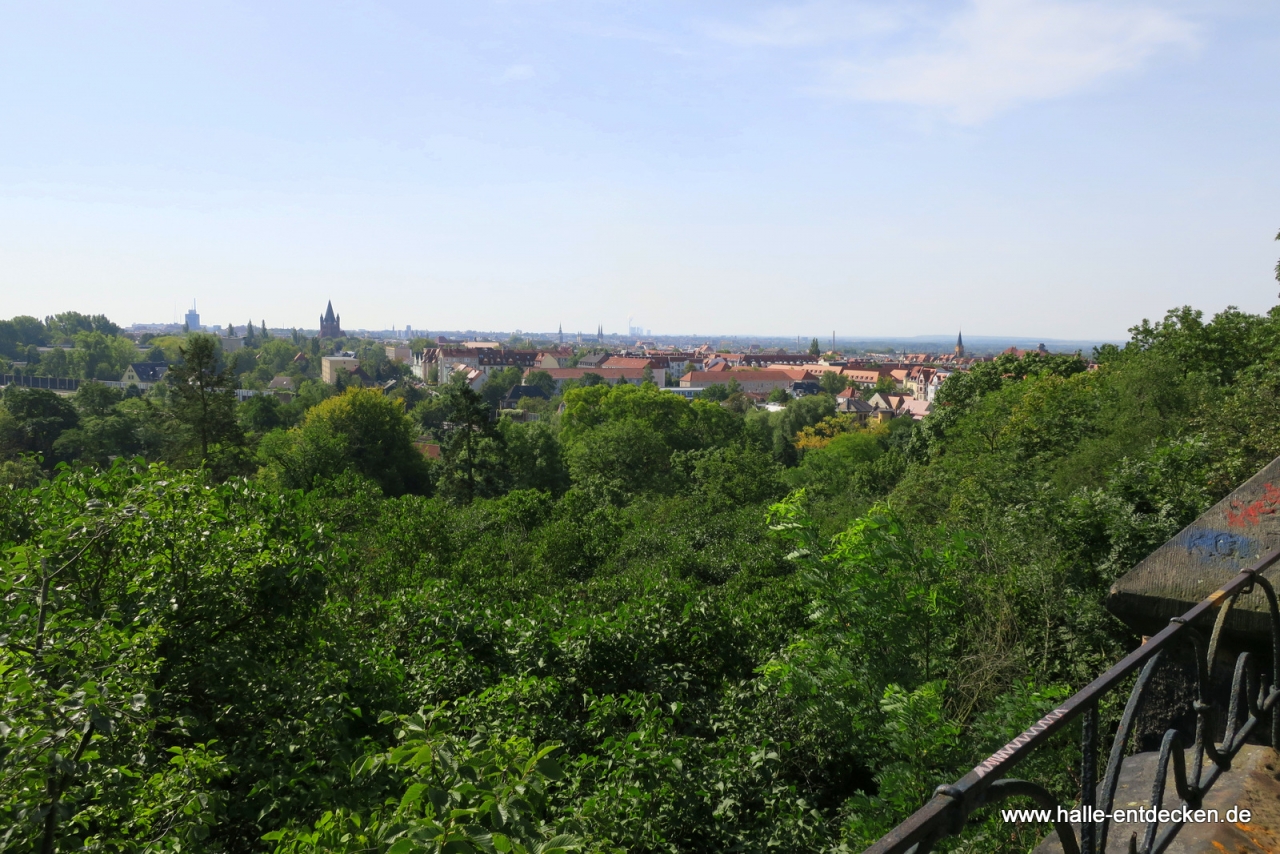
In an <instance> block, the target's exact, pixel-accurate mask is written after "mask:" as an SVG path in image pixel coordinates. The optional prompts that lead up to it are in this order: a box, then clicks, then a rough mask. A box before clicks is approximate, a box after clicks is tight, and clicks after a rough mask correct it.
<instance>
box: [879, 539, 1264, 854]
mask: <svg viewBox="0 0 1280 854" xmlns="http://www.w3.org/2000/svg"><path fill="white" fill-rule="evenodd" d="M1277 561H1280V549H1276V550H1275V551H1273V552H1271V553H1270V554H1268V555H1267V556H1265V557H1263V558H1262V559H1261V560H1259V561H1257V562H1256V563H1254V564H1253V565H1252V566H1249V567H1246V568H1245V569H1243V570H1241V571H1240V573H1239V574H1238V575H1237V576H1236V577H1235V578H1233V579H1232V580H1231V581H1229V582H1227V583H1226V584H1224V585H1223V586H1222V587H1221V588H1220V589H1218V590H1217V591H1216V592H1215V593H1213V594H1212V595H1211V596H1209V597H1208V598H1207V599H1205V600H1204V601H1203V602H1200V603H1199V604H1197V605H1196V606H1195V607H1194V608H1192V609H1191V610H1190V611H1187V612H1186V613H1185V614H1183V615H1182V616H1181V617H1174V618H1173V619H1172V620H1170V621H1169V625H1168V626H1167V627H1165V628H1164V629H1163V630H1162V631H1161V632H1160V633H1159V634H1156V635H1154V636H1152V637H1151V638H1150V639H1149V640H1148V641H1147V642H1146V643H1144V644H1143V645H1142V646H1140V647H1139V648H1138V649H1136V650H1134V651H1133V652H1131V653H1129V655H1127V656H1125V658H1124V659H1122V660H1121V661H1120V662H1119V663H1118V664H1116V665H1115V666H1114V667H1112V668H1111V669H1110V670H1108V671H1107V672H1106V673H1104V674H1102V675H1101V676H1099V677H1098V678H1097V679H1095V680H1093V682H1091V683H1090V684H1089V685H1088V687H1086V688H1085V689H1083V690H1082V691H1080V692H1079V693H1077V694H1075V695H1074V696H1072V697H1071V698H1070V699H1068V700H1067V701H1066V702H1065V703H1063V704H1062V706H1061V707H1059V708H1057V709H1054V710H1053V711H1052V712H1050V713H1049V714H1047V715H1045V716H1044V717H1043V718H1041V719H1040V720H1039V721H1037V722H1036V723H1035V724H1033V725H1032V726H1031V728H1030V729H1028V730H1027V731H1026V732H1024V733H1022V734H1021V735H1019V736H1018V737H1017V738H1015V739H1014V740H1013V741H1011V742H1009V743H1008V744H1006V745H1005V746H1004V747H1002V748H1001V749H1000V750H998V751H996V752H995V753H994V754H993V755H992V756H991V757H990V758H988V759H986V760H985V761H983V762H982V763H981V764H979V765H978V766H977V767H976V768H974V769H973V770H972V771H970V772H969V773H968V774H966V775H965V776H964V777H962V778H960V780H958V781H956V782H955V783H953V784H951V785H949V786H939V787H938V789H937V790H936V791H935V792H934V795H933V798H932V799H931V800H930V801H929V802H928V803H927V804H925V805H924V806H923V807H921V808H920V809H918V810H916V812H915V813H913V814H912V815H911V817H910V818H908V819H907V820H906V821H904V822H903V823H902V824H900V825H898V826H897V827H895V828H894V829H893V830H891V831H889V833H887V834H885V836H884V837H882V838H881V839H880V841H878V842H876V844H875V845H872V846H871V847H870V848H868V849H867V850H866V852H865V854H926V852H928V851H930V850H932V848H933V846H934V845H935V844H936V843H937V842H938V841H939V840H940V839H942V838H944V837H946V836H954V835H959V834H960V833H961V832H962V831H963V830H964V828H965V825H966V823H967V822H968V820H969V816H970V815H972V814H973V812H974V811H975V810H977V809H980V808H982V807H986V806H991V805H993V804H997V803H1000V802H1001V801H1004V800H1005V799H1007V798H1011V797H1027V798H1030V799H1031V800H1033V801H1034V802H1035V803H1036V805H1037V806H1038V807H1039V808H1040V809H1042V810H1043V809H1049V810H1052V811H1053V812H1054V814H1055V815H1057V814H1058V806H1059V804H1058V801H1057V799H1056V798H1055V797H1054V796H1053V795H1052V794H1051V793H1050V792H1049V791H1048V790H1047V789H1046V788H1044V787H1043V786H1041V785H1039V784H1037V783H1033V782H1031V781H1029V780H1016V779H1009V778H1007V777H1006V775H1007V774H1008V773H1009V772H1010V771H1012V770H1013V767H1014V766H1015V765H1017V764H1018V763H1019V762H1020V761H1022V760H1023V759H1025V758H1026V757H1027V755H1028V754H1029V753H1031V751H1033V750H1035V749H1036V748H1037V747H1038V746H1040V745H1041V744H1043V743H1044V742H1045V741H1047V740H1048V739H1049V738H1050V737H1051V736H1053V735H1054V733H1056V732H1058V731H1060V730H1061V729H1062V728H1063V727H1065V726H1067V724H1069V723H1071V722H1072V721H1074V720H1077V719H1079V720H1080V722H1081V735H1082V740H1081V747H1082V753H1083V758H1082V760H1081V768H1080V791H1081V801H1080V804H1079V806H1078V807H1075V809H1080V810H1081V811H1082V812H1084V811H1087V812H1084V814H1085V815H1090V816H1096V815H1102V818H1101V820H1100V821H1096V822H1095V821H1084V822H1082V823H1081V824H1080V835H1079V837H1078V838H1077V836H1076V832H1075V828H1074V827H1073V826H1072V825H1071V824H1070V823H1068V822H1063V821H1055V822H1054V829H1055V831H1056V832H1057V835H1058V839H1059V840H1060V841H1061V843H1062V849H1063V852H1064V854H1100V852H1105V851H1106V848H1107V833H1108V831H1109V830H1110V828H1111V817H1110V814H1111V812H1112V804H1113V801H1114V799H1115V794H1116V786H1117V783H1118V782H1119V779H1120V767H1121V764H1122V763H1123V761H1124V756H1125V752H1126V750H1127V749H1128V743H1129V740H1130V738H1131V737H1132V736H1133V733H1134V724H1135V721H1136V719H1137V716H1138V711H1139V709H1140V708H1141V705H1142V701H1143V698H1144V694H1145V692H1146V691H1147V688H1148V686H1149V685H1150V684H1151V677H1152V674H1153V673H1154V672H1155V669H1156V667H1157V666H1158V665H1159V663H1160V661H1161V660H1162V658H1163V657H1164V656H1165V653H1166V652H1167V651H1168V650H1170V649H1171V648H1173V647H1175V646H1177V645H1180V644H1186V643H1189V644H1190V645H1191V646H1192V648H1193V649H1194V651H1195V660H1196V698H1195V701H1194V704H1193V705H1194V711H1195V715H1196V731H1195V740H1194V741H1193V743H1192V744H1191V745H1190V747H1191V753H1192V758H1191V761H1190V762H1188V761H1187V760H1186V758H1185V757H1184V755H1183V751H1184V750H1185V749H1186V747H1187V745H1185V744H1184V743H1183V737H1182V735H1181V733H1179V732H1178V731H1177V730H1176V729H1170V730H1168V731H1167V732H1166V733H1165V735H1164V740H1163V742H1162V743H1161V746H1160V757H1159V760H1158V764H1157V770H1156V776H1155V779H1154V780H1153V781H1152V789H1151V792H1152V801H1151V804H1150V807H1153V808H1155V809H1156V810H1160V809H1162V808H1163V805H1164V796H1165V780H1166V777H1167V775H1168V771H1169V763H1170V762H1171V761H1172V763H1173V769H1174V783H1175V789H1176V795H1177V797H1178V798H1180V799H1181V800H1182V802H1183V803H1184V804H1185V805H1186V806H1187V807H1188V808H1190V809H1192V810H1194V809H1198V808H1199V806H1200V802H1201V800H1202V798H1203V797H1204V795H1205V793H1206V792H1208V791H1209V788H1210V787H1211V786H1213V784H1214V782H1215V781H1216V780H1217V779H1218V777H1219V776H1221V775H1222V774H1223V773H1225V772H1227V771H1229V770H1231V761H1232V759H1233V758H1235V755H1236V754H1237V753H1238V752H1239V751H1240V748H1241V747H1242V746H1243V745H1244V744H1245V742H1246V740H1248V738H1249V737H1250V735H1252V734H1253V732H1254V730H1255V729H1257V727H1258V726H1259V725H1260V722H1261V721H1262V720H1263V718H1264V716H1265V715H1266V714H1267V713H1268V712H1269V711H1270V710H1271V709H1272V707H1273V706H1275V704H1276V702H1277V700H1278V699H1280V608H1278V607H1277V604H1276V593H1275V589H1274V588H1273V587H1272V586H1271V584H1270V582H1268V581H1267V580H1266V579H1265V578H1263V577H1262V572H1263V570H1265V569H1267V568H1268V567H1270V566H1271V565H1272V564H1274V563H1276V562H1277ZM1255 587H1257V588H1260V589H1261V590H1262V591H1263V592H1264V593H1265V594H1266V597H1267V605H1268V608H1269V610H1270V617H1271V619H1270V626H1271V661H1270V678H1269V679H1268V680H1263V681H1261V682H1260V680H1259V675H1258V666H1257V663H1256V661H1255V657H1254V656H1251V655H1250V654H1249V653H1248V652H1242V653H1240V655H1239V656H1238V657H1237V659H1236V665H1235V672H1234V674H1233V676H1232V680H1231V693H1230V695H1229V697H1228V698H1227V711H1226V721H1225V728H1224V734H1223V736H1222V741H1221V743H1215V741H1214V730H1213V729H1212V726H1213V721H1212V720H1211V717H1212V716H1211V710H1212V709H1213V706H1212V704H1211V703H1210V699H1211V697H1210V685H1211V679H1212V676H1213V665H1214V660H1215V658H1216V656H1217V654H1218V647H1219V642H1220V641H1221V639H1222V631H1223V626H1224V624H1225V623H1226V617H1227V614H1228V613H1229V612H1230V610H1231V607H1232V606H1233V605H1234V604H1235V602H1236V600H1237V599H1238V598H1239V597H1240V596H1241V595H1244V594H1247V593H1250V592H1252V591H1253V590H1254V588H1255ZM1213 611H1217V619H1216V620H1214V623H1213V630H1212V633H1211V634H1210V636H1209V640H1208V643H1207V644H1206V643H1205V639H1204V635H1203V634H1202V633H1201V632H1200V631H1199V630H1198V629H1197V627H1196V626H1197V624H1198V623H1202V622H1205V621H1206V617H1207V615H1209V614H1210V613H1211V612H1213ZM1135 671H1140V672H1139V673H1138V677H1137V680H1136V682H1135V683H1134V685H1133V689H1132V690H1131V691H1130V693H1129V701H1128V703H1127V704H1126V705H1125V709H1124V714H1123V715H1121V717H1120V723H1119V725H1118V726H1117V728H1116V731H1115V736H1114V739H1113V741H1112V744H1111V755H1110V759H1109V761H1108V762H1107V768H1106V772H1105V773H1104V774H1103V777H1102V781H1101V782H1102V786H1101V788H1100V789H1099V788H1098V786H1097V782H1098V780H1097V767H1096V760H1095V756H1096V754H1097V748H1098V701H1099V699H1100V698H1102V697H1103V696H1104V695H1106V694H1108V693H1109V692H1111V691H1112V690H1114V689H1116V688H1117V687H1119V686H1120V685H1121V684H1122V683H1123V682H1125V681H1126V680H1127V678H1128V677H1129V676H1130V675H1131V674H1132V673H1134V672H1135ZM1270 727H1271V733H1270V743H1271V744H1272V745H1273V746H1276V745H1280V713H1277V714H1273V715H1271V721H1270ZM1205 756H1208V757H1209V761H1210V765H1209V766H1208V767H1205V763H1204V757H1205ZM1182 824H1183V822H1181V821H1176V820H1171V821H1167V822H1164V826H1163V827H1161V826H1160V822H1158V821H1154V820H1153V821H1150V822H1149V823H1148V824H1147V828H1146V833H1145V835H1144V838H1143V839H1142V840H1141V842H1139V841H1138V840H1137V839H1136V838H1135V839H1131V840H1130V845H1129V850H1131V851H1138V852H1141V854H1157V852H1160V851H1163V850H1165V848H1166V847H1168V845H1169V844H1170V843H1171V842H1172V841H1173V838H1174V836H1176V835H1177V833H1178V831H1179V830H1181V829H1182ZM1135 837H1136V834H1135Z"/></svg>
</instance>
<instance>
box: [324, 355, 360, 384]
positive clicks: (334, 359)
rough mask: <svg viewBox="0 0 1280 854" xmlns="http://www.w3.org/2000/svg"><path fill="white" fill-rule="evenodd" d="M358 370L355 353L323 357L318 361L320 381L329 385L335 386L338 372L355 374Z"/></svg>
mask: <svg viewBox="0 0 1280 854" xmlns="http://www.w3.org/2000/svg"><path fill="white" fill-rule="evenodd" d="M359 368H360V360H359V359H357V358H356V355H355V353H340V354H338V355H336V356H323V357H321V359H320V379H321V380H323V381H324V382H327V383H328V384H329V385H337V383H338V372H339V371H343V372H346V373H348V374H352V373H355V372H356V371H357V370H359Z"/></svg>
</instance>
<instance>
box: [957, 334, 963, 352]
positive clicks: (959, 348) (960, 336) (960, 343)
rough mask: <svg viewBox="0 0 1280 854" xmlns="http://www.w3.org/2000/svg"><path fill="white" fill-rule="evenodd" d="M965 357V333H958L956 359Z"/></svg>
mask: <svg viewBox="0 0 1280 854" xmlns="http://www.w3.org/2000/svg"><path fill="white" fill-rule="evenodd" d="M962 356H964V332H963V331H960V332H958V333H956V357H957V358H960V357H962Z"/></svg>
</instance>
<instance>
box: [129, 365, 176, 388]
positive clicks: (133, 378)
mask: <svg viewBox="0 0 1280 854" xmlns="http://www.w3.org/2000/svg"><path fill="white" fill-rule="evenodd" d="M167 373H169V366H168V365H167V364H165V363H164V362H134V363H133V364H132V365H130V366H129V367H127V368H125V369H124V376H122V377H120V382H122V383H124V384H125V385H126V386H130V385H137V386H142V385H148V386H149V385H150V384H152V383H158V382H160V380H162V379H164V375H165V374H167Z"/></svg>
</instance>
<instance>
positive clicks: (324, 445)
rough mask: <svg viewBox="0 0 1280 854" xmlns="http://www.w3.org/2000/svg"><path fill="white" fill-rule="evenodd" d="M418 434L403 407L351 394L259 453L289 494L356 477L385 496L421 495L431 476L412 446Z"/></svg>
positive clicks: (325, 404)
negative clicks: (342, 477)
mask: <svg viewBox="0 0 1280 854" xmlns="http://www.w3.org/2000/svg"><path fill="white" fill-rule="evenodd" d="M416 432H417V431H416V430H415V429H414V426H413V422H412V421H410V420H409V418H408V416H406V415H405V412H404V405H403V403H402V402H401V401H399V400H395V399H393V398H387V397H384V396H383V395H382V393H381V392H380V391H378V390H377V389H361V388H349V389H347V390H346V391H345V392H343V393H342V394H340V395H337V396H335V397H331V398H329V399H327V400H324V401H322V402H320V403H318V404H316V405H315V406H314V407H312V408H311V409H310V410H308V412H307V415H306V418H305V419H304V420H303V422H302V424H301V425H300V426H299V427H295V428H293V429H292V430H288V431H280V432H277V433H274V434H271V435H270V436H268V437H267V438H266V439H264V441H263V444H262V448H261V452H260V453H261V455H262V456H263V458H264V461H265V462H266V464H267V467H268V468H269V470H270V471H271V472H272V473H273V475H274V477H275V478H276V479H277V480H278V481H279V482H281V483H282V484H284V485H285V486H287V487H290V488H295V489H297V488H302V489H312V488H314V487H316V486H319V485H321V484H323V483H324V482H326V481H329V480H332V479H333V478H335V477H337V476H339V475H341V474H343V473H345V472H354V473H356V474H359V475H361V476H363V477H366V478H368V479H370V480H371V481H373V482H374V483H376V484H378V486H379V487H381V489H382V491H383V493H384V494H387V495H403V494H405V493H407V492H414V493H425V492H427V491H429V490H430V474H429V471H428V468H427V464H426V462H425V461H424V460H423V459H422V454H420V453H419V452H418V449H417V448H415V447H414V445H413V441H414V437H415V435H416ZM268 440H270V441H268Z"/></svg>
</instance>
